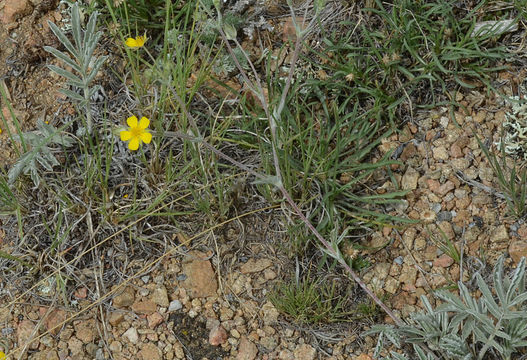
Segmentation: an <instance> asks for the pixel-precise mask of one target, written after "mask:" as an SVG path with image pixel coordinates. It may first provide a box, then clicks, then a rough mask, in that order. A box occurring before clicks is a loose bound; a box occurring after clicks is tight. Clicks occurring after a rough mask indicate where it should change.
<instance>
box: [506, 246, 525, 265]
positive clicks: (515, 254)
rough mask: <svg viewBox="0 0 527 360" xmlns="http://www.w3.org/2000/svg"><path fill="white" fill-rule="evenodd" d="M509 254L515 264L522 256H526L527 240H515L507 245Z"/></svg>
mask: <svg viewBox="0 0 527 360" xmlns="http://www.w3.org/2000/svg"><path fill="white" fill-rule="evenodd" d="M509 255H510V256H511V258H512V260H514V262H515V263H516V264H518V262H519V261H520V260H521V258H522V256H523V257H527V240H515V241H513V242H511V244H510V245H509Z"/></svg>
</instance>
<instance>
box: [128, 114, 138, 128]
mask: <svg viewBox="0 0 527 360" xmlns="http://www.w3.org/2000/svg"><path fill="white" fill-rule="evenodd" d="M126 123H127V124H128V126H130V127H131V128H134V127H137V116H135V115H133V116H130V117H129V118H128V119H126Z"/></svg>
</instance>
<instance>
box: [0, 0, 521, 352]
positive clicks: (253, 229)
mask: <svg viewBox="0 0 527 360" xmlns="http://www.w3.org/2000/svg"><path fill="white" fill-rule="evenodd" d="M62 10H63V8H61V7H59V4H58V1H56V0H31V1H30V0H20V1H7V2H2V3H1V4H0V20H1V24H0V63H1V64H4V65H5V66H4V67H2V70H1V73H0V75H1V76H0V86H2V87H3V89H4V91H5V93H6V96H7V99H8V100H9V102H10V103H11V104H12V106H13V108H12V111H13V112H14V114H15V115H16V118H17V119H18V121H19V122H20V126H21V130H22V131H27V130H31V129H33V128H34V126H35V123H36V120H37V119H43V120H45V121H48V122H50V123H53V122H54V121H56V119H59V118H61V117H64V116H66V115H72V114H74V111H75V109H74V107H73V106H72V104H70V103H69V102H68V101H67V100H66V99H65V98H64V97H63V96H62V95H61V94H60V93H58V92H57V90H58V89H59V88H60V86H61V82H62V80H61V79H60V78H59V77H58V76H57V75H54V74H52V73H51V72H50V71H49V70H48V69H47V68H46V65H47V64H50V63H54V61H55V60H53V59H52V58H51V57H50V56H49V54H47V53H46V52H45V51H44V50H43V49H42V46H43V45H49V46H55V47H57V46H58V45H59V44H58V43H57V41H56V40H55V37H54V36H53V34H52V33H51V31H50V30H49V27H48V25H47V21H48V20H50V21H53V22H55V23H61V22H62V20H63V19H64V14H63V11H62ZM285 31H287V29H286V30H285ZM524 78H525V72H524V71H519V69H510V71H503V72H501V73H499V74H497V75H496V79H495V83H496V85H497V86H499V89H500V90H501V91H503V92H504V93H506V94H509V95H513V94H518V92H519V91H521V90H519V89H520V88H521V87H520V85H521V84H522V83H523V80H524ZM455 96H456V100H457V101H458V102H459V103H460V104H462V105H463V108H457V109H455V122H454V121H453V120H452V119H451V118H450V116H449V113H448V111H449V109H448V108H446V107H445V108H436V109H433V110H430V111H426V112H425V111H422V112H419V113H417V114H415V118H414V119H413V120H412V121H411V122H409V123H407V124H406V125H405V126H404V128H403V129H402V131H401V132H400V133H398V134H395V135H393V136H392V137H390V138H388V139H386V140H385V141H384V142H383V143H382V144H381V145H380V146H379V148H378V149H377V150H378V151H379V153H380V154H383V153H386V152H388V151H390V150H392V149H398V151H396V157H395V158H396V159H397V160H401V161H402V163H403V164H404V165H402V166H394V167H393V170H394V173H395V179H396V180H397V182H398V183H399V184H400V185H401V187H402V189H404V190H408V191H409V193H408V195H407V196H406V198H405V199H404V200H403V202H402V203H401V204H399V205H396V206H393V208H391V209H388V210H389V211H390V212H391V213H393V214H396V215H399V216H407V217H408V218H410V219H415V220H420V222H419V223H417V224H415V225H411V226H408V227H406V228H404V229H400V230H397V229H394V228H384V229H382V230H379V231H376V232H373V233H372V234H371V235H370V236H368V237H367V238H364V239H363V242H362V244H363V245H365V246H367V247H368V248H370V249H371V248H380V249H381V250H375V251H374V250H364V251H363V254H364V255H365V256H368V258H369V259H371V261H372V266H371V268H370V269H369V270H368V271H366V272H365V273H363V274H362V276H363V280H364V282H365V283H366V284H367V285H368V286H369V287H370V288H372V289H373V290H374V291H376V293H377V294H378V295H379V296H384V297H383V298H386V299H387V304H388V306H389V307H390V308H392V309H394V311H395V313H396V314H397V315H398V316H400V317H402V318H406V317H408V316H409V314H410V313H412V312H414V311H416V310H419V308H420V302H419V296H420V295H424V294H427V293H428V292H429V291H430V290H432V289H437V288H440V287H444V286H447V285H449V284H451V283H453V282H456V281H457V280H459V278H460V274H461V276H464V277H463V280H464V281H467V282H470V281H474V278H471V277H470V276H471V275H470V274H474V273H475V272H478V271H484V270H483V269H482V268H480V267H481V263H480V262H478V260H477V259H479V258H482V257H484V258H485V259H486V260H487V261H488V262H489V263H490V264H492V263H494V261H495V260H496V259H497V258H498V257H499V256H500V255H501V254H503V253H508V254H509V257H508V260H507V263H508V264H509V265H512V264H514V263H516V262H517V261H519V259H520V257H521V256H524V255H527V254H526V252H527V242H526V240H525V239H527V225H526V224H525V223H523V221H521V220H514V219H512V218H511V217H509V216H507V208H506V204H505V202H504V201H503V200H502V198H501V197H500V193H499V192H497V191H496V190H493V189H497V187H496V178H495V177H494V175H493V172H492V170H491V168H490V167H489V165H488V161H487V160H486V158H485V156H484V154H483V153H482V151H481V150H480V147H479V145H478V143H477V141H476V138H475V137H474V131H476V132H477V133H478V134H479V135H480V137H481V138H483V139H485V140H486V141H488V142H497V141H499V133H500V129H501V126H502V124H503V122H504V121H505V120H506V117H507V114H508V113H510V112H511V108H512V104H510V103H508V102H507V101H505V100H504V99H503V98H502V97H500V96H498V95H497V94H492V93H490V94H488V93H487V92H486V91H485V90H484V88H483V86H482V85H481V86H479V87H476V88H475V89H473V90H472V91H465V92H459V93H456V94H455ZM1 104H2V113H3V115H4V118H5V119H6V120H7V128H6V127H5V125H4V123H0V129H2V132H1V133H0V148H2V151H1V152H0V165H1V166H9V165H10V164H12V162H13V161H14V160H15V159H16V158H17V154H16V151H15V149H14V148H13V145H12V144H11V143H10V142H9V141H8V138H9V132H12V133H13V132H16V124H14V123H13V122H12V121H11V120H10V119H11V118H12V117H11V109H10V108H9V107H8V106H7V105H6V102H5V101H2V102H1ZM456 122H457V124H456ZM395 188H396V185H395V184H393V183H392V182H391V181H386V182H385V183H384V184H383V185H382V186H380V187H379V188H378V189H377V191H378V192H379V193H382V192H383V191H389V190H394V189H395ZM281 220H282V218H281V212H280V211H279V210H273V211H270V212H269V214H265V215H255V216H253V217H250V218H247V219H244V220H243V221H242V222H241V223H240V224H237V225H229V226H230V227H227V228H226V229H224V230H223V231H222V233H220V234H219V235H218V236H219V238H218V239H216V238H211V237H210V236H204V237H201V238H199V239H197V240H195V241H193V242H192V245H190V244H189V245H188V246H187V247H186V248H185V252H184V253H182V252H181V250H180V248H179V247H178V248H174V247H172V246H171V244H166V248H165V249H159V252H158V254H155V256H153V257H152V256H146V255H145V256H146V258H142V257H140V256H137V257H135V258H134V257H130V258H129V259H127V260H126V262H125V261H124V260H123V262H125V263H126V267H125V268H123V269H120V270H119V271H120V273H119V276H120V277H121V280H122V282H121V283H119V284H117V283H116V284H114V285H112V286H111V287H109V288H106V287H105V286H104V284H105V282H104V281H103V280H102V279H103V278H104V276H105V275H104V271H105V270H107V269H104V268H103V266H95V265H94V267H93V268H86V269H85V270H86V271H85V272H84V273H83V274H78V280H79V282H78V286H77V288H76V290H75V291H74V292H73V293H72V294H68V297H69V298H68V301H69V302H70V303H71V304H72V306H71V307H64V306H62V305H59V304H60V303H61V301H60V300H58V299H57V296H58V295H57V296H55V297H54V299H55V300H54V301H53V302H51V303H50V302H49V301H42V303H39V302H38V301H37V299H38V298H39V296H41V297H43V298H44V297H45V298H53V296H52V294H53V292H54V290H53V286H51V285H49V284H51V281H50V283H49V284H48V285H46V284H41V285H39V286H38V287H37V288H36V289H34V290H33V294H34V296H32V297H31V302H26V300H27V299H26V298H24V297H22V296H21V295H23V294H20V293H19V292H17V289H19V287H18V285H20V284H6V283H2V284H1V286H0V298H2V299H4V301H6V303H4V304H1V305H2V310H3V313H1V314H0V328H1V329H2V331H1V337H0V340H1V341H0V346H4V350H8V349H9V350H12V349H15V348H18V349H19V351H20V352H19V354H18V355H16V357H13V358H22V359H110V358H111V359H148V360H156V359H205V358H206V359H239V360H242V359H283V360H289V359H291V360H292V359H305V360H312V359H333V360H341V359H357V360H368V359H372V357H371V355H372V349H373V347H374V346H375V339H373V338H370V337H365V338H363V337H361V336H360V332H361V331H362V330H364V329H365V328H366V327H367V326H368V324H370V325H371V320H369V319H362V320H360V321H356V322H351V323H343V324H340V323H339V324H331V325H328V326H326V327H318V328H311V327H302V326H300V325H296V324H294V323H292V322H290V321H289V319H287V318H286V317H284V316H283V315H282V314H280V313H279V312H278V311H277V309H276V308H275V307H274V306H273V304H272V303H271V302H270V301H269V300H268V298H267V295H268V294H269V292H270V289H271V288H272V287H273V286H274V285H275V284H276V283H277V282H278V281H279V280H280V279H282V278H283V277H284V276H285V275H286V274H287V273H290V272H291V269H294V268H295V264H294V263H293V261H292V260H291V259H289V258H288V257H287V256H286V255H285V254H284V252H282V251H281V249H282V248H283V242H284V241H286V236H285V235H284V232H283V228H282V226H281ZM0 224H2V223H1V222H0ZM442 233H443V234H444V235H445V236H446V237H447V238H448V239H449V240H451V241H452V242H454V243H455V244H456V246H457V247H458V249H462V250H461V252H462V253H463V254H464V255H465V256H466V258H467V262H466V263H467V264H469V265H468V266H469V269H465V271H464V272H463V273H461V271H460V267H459V265H458V264H457V263H455V262H454V261H453V259H452V258H451V257H449V256H448V255H446V254H444V253H443V252H442V251H441V250H440V246H439V245H438V242H440V240H437V239H441V238H442V236H443V235H442ZM177 236H180V237H181V236H182V237H185V236H187V237H188V236H190V234H178V235H177ZM10 241H12V240H11V239H8V238H6V235H5V232H3V233H0V244H4V245H5V244H9V242H10ZM386 243H388V244H389V245H388V246H384V244H386ZM123 246H124V245H123ZM123 249H124V248H123ZM350 251H351V250H350ZM125 253H126V250H123V253H120V254H100V256H101V257H115V258H116V259H119V257H123V259H124V257H126V255H125ZM138 255H139V253H138ZM153 258H156V259H158V260H159V261H158V262H157V263H155V264H154V265H153V266H149V263H148V261H150V260H153ZM147 260H148V261H147ZM34 276H36V274H34ZM27 280H28V279H24V281H27ZM21 281H22V280H21ZM329 281H335V282H341V283H342V284H343V285H342V286H343V288H346V287H347V286H351V287H352V288H353V286H352V282H351V280H349V279H347V278H346V277H345V276H339V277H336V278H335V279H329ZM354 291H355V293H354V294H353V296H355V298H356V299H363V300H364V299H365V295H364V294H363V293H362V292H360V291H359V290H354ZM50 292H51V293H50ZM348 296H350V295H349V294H348ZM87 308H89V310H86V309H87ZM381 317H382V316H381ZM385 320H386V321H387V322H389V321H390V319H389V318H386V319H385ZM41 334H42V335H43V336H40V335H41ZM8 354H9V351H8Z"/></svg>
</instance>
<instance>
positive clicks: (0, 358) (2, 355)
mask: <svg viewBox="0 0 527 360" xmlns="http://www.w3.org/2000/svg"><path fill="white" fill-rule="evenodd" d="M3 359H5V353H4V352H3V351H0V360H3Z"/></svg>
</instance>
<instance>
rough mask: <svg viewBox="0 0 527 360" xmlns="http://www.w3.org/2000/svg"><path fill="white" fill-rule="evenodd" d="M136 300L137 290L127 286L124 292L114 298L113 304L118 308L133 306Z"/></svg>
mask: <svg viewBox="0 0 527 360" xmlns="http://www.w3.org/2000/svg"><path fill="white" fill-rule="evenodd" d="M134 301H135V291H134V289H133V288H132V287H131V286H127V287H126V288H125V289H124V290H123V292H122V293H120V294H119V295H117V296H115V297H114V298H113V301H112V304H113V306H115V307H117V308H123V307H128V306H131V305H132V304H133V303H134Z"/></svg>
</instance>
